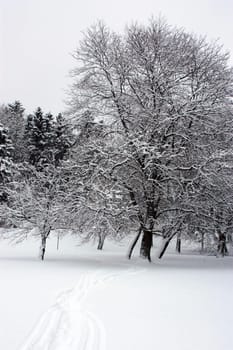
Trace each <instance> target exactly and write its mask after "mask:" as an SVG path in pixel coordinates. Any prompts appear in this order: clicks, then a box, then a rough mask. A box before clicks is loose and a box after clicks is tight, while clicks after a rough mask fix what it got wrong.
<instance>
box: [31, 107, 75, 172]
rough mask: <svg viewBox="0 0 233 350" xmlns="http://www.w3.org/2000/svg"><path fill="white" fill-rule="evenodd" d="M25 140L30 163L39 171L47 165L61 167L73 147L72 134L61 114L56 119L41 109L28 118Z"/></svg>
mask: <svg viewBox="0 0 233 350" xmlns="http://www.w3.org/2000/svg"><path fill="white" fill-rule="evenodd" d="M25 138H26V142H27V145H28V162H29V163H30V164H32V165H34V166H36V167H37V168H38V169H39V168H40V169H43V167H44V165H45V164H55V165H56V166H58V165H59V162H60V161H61V160H62V159H64V157H65V155H66V154H67V152H68V149H69V148H70V146H71V141H72V134H71V132H70V131H69V128H68V125H67V123H66V121H65V119H64V118H63V117H62V115H61V114H59V115H58V117H57V118H54V117H53V115H52V114H51V113H47V114H44V113H43V111H42V110H41V108H37V110H36V112H35V113H34V114H32V115H29V116H28V117H27V123H26V131H25Z"/></svg>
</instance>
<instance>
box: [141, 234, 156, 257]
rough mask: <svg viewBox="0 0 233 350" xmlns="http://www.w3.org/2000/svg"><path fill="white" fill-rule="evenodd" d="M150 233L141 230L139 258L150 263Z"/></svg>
mask: <svg viewBox="0 0 233 350" xmlns="http://www.w3.org/2000/svg"><path fill="white" fill-rule="evenodd" d="M152 237H153V234H152V231H150V230H143V236H142V243H141V249H140V256H141V257H142V258H144V259H148V260H149V261H150V262H151V256H150V252H151V247H152Z"/></svg>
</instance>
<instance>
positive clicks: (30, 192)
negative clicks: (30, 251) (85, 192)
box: [2, 165, 71, 260]
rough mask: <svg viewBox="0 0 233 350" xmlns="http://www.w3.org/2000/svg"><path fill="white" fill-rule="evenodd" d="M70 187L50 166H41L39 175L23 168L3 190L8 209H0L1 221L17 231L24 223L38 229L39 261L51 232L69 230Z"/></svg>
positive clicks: (56, 170) (61, 175)
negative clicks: (68, 199)
mask: <svg viewBox="0 0 233 350" xmlns="http://www.w3.org/2000/svg"><path fill="white" fill-rule="evenodd" d="M70 187H71V186H70V184H69V179H68V178H67V177H66V174H65V173H64V172H63V170H62V168H56V167H54V166H52V165H47V166H45V167H44V169H43V171H38V170H36V169H35V168H34V167H27V168H25V169H24V172H23V173H22V172H21V175H20V177H19V176H18V177H16V178H15V180H14V181H12V182H11V183H9V184H8V186H7V193H8V205H7V206H6V205H5V206H4V208H2V210H3V209H4V215H5V218H7V219H8V221H10V222H11V223H13V224H16V225H17V227H21V226H22V225H24V223H25V222H27V223H29V224H30V226H29V228H30V229H31V228H37V229H38V232H39V236H40V240H41V245H40V253H39V257H40V259H41V260H44V256H45V251H46V242H47V238H48V237H49V235H50V232H51V230H54V229H67V228H68V227H69V222H70V212H69V206H68V202H67V198H68V197H69V191H70Z"/></svg>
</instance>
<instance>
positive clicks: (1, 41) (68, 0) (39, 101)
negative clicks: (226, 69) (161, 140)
mask: <svg viewBox="0 0 233 350" xmlns="http://www.w3.org/2000/svg"><path fill="white" fill-rule="evenodd" d="M0 11H1V12H0V104H1V103H8V102H12V101H14V100H16V99H18V100H20V101H21V102H22V103H23V105H24V106H25V107H26V109H27V112H32V111H34V110H35V109H36V107H37V106H41V107H42V108H43V109H44V110H45V111H46V112H47V111H51V112H53V113H58V112H60V111H63V110H64V108H65V104H64V99H65V90H66V89H67V87H68V84H69V83H70V82H71V80H70V78H68V74H69V70H70V69H71V68H72V67H73V65H74V61H73V59H72V57H71V55H70V53H72V52H73V51H74V49H75V47H77V44H78V42H79V40H80V39H81V37H82V34H81V32H82V31H83V30H85V29H86V28H87V27H88V26H89V25H91V24H93V23H94V22H96V20H97V19H102V20H104V21H105V22H106V24H107V25H109V26H110V27H112V28H113V29H116V30H122V29H123V28H124V26H125V25H126V24H128V23H131V22H132V21H135V20H137V21H139V22H143V23H145V22H146V21H147V20H148V19H149V18H150V17H152V16H153V17H157V16H159V15H161V16H163V17H165V18H166V20H167V22H168V23H169V24H172V25H177V26H180V27H184V28H185V29H187V30H188V31H192V32H196V33H198V34H204V35H207V37H208V38H209V39H210V40H211V39H214V38H220V42H221V43H222V44H223V45H224V47H225V49H227V50H228V51H230V52H231V55H232V58H231V62H233V21H232V17H233V1H232V0H194V1H192V0H82V1H81V0H0Z"/></svg>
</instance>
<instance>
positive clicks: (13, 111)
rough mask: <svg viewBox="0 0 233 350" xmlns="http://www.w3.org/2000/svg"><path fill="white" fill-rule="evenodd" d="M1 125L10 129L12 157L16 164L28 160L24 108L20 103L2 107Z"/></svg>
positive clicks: (0, 114)
mask: <svg viewBox="0 0 233 350" xmlns="http://www.w3.org/2000/svg"><path fill="white" fill-rule="evenodd" d="M0 123H2V125H3V126H4V127H5V128H7V129H8V133H9V137H10V139H11V141H12V145H13V151H12V157H13V161H14V162H15V163H20V162H22V161H24V160H25V159H26V153H27V151H26V148H25V139H24V129H25V119H24V108H23V106H22V104H21V103H20V102H19V101H15V102H14V103H9V104H8V105H7V106H1V107H0Z"/></svg>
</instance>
